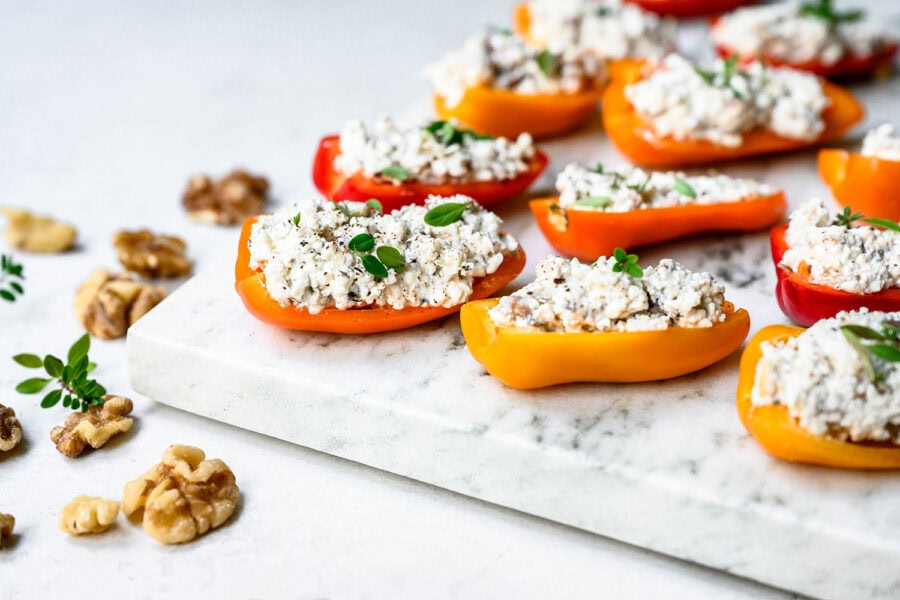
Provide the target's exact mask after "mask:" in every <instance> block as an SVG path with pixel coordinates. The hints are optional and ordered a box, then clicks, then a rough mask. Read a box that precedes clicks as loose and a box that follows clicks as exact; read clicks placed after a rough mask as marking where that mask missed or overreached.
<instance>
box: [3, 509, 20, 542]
mask: <svg viewBox="0 0 900 600" xmlns="http://www.w3.org/2000/svg"><path fill="white" fill-rule="evenodd" d="M15 526H16V518H15V517H14V516H12V515H8V514H6V513H0V548H3V543H4V542H5V541H6V540H7V539H9V537H10V536H11V535H12V532H13V528H14V527H15Z"/></svg>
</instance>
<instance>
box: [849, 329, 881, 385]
mask: <svg viewBox="0 0 900 600" xmlns="http://www.w3.org/2000/svg"><path fill="white" fill-rule="evenodd" d="M841 333H842V334H844V338H846V340H847V341H848V342H850V345H851V346H853V349H854V350H856V353H857V354H858V355H859V359H860V361H861V362H862V367H863V370H864V371H865V372H866V375H868V376H869V379H871V380H872V381H873V382H874V383H876V384H877V383H879V382H880V381H881V374H880V373H878V372H876V371H875V366H874V365H873V364H872V359H871V358H870V357H869V351H868V349H867V348H866V346H865V344H863V343H862V340H860V339H859V336H858V335H856V333H854V331H853V330H852V329H848V328H847V326H846V325H843V326H841Z"/></svg>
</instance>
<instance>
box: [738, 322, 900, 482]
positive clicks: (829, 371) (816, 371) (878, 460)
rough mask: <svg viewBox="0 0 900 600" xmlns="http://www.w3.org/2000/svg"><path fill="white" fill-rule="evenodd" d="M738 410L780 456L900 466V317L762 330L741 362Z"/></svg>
mask: <svg viewBox="0 0 900 600" xmlns="http://www.w3.org/2000/svg"><path fill="white" fill-rule="evenodd" d="M737 408H738V413H739V415H740V418H741V421H742V422H743V424H744V427H746V428H747V431H749V432H750V434H751V435H753V437H754V438H756V440H757V441H758V442H759V443H760V445H762V447H763V448H764V449H765V450H766V451H768V452H769V453H771V454H772V455H774V456H776V457H778V458H781V459H784V460H789V461H793V462H800V463H811V464H817V465H825V466H831V467H843V468H853V469H896V468H900V312H890V313H885V312H869V311H868V310H866V309H862V310H860V311H858V312H843V313H840V314H838V315H837V316H836V317H834V318H830V319H824V320H822V321H819V322H818V323H816V324H815V325H813V326H812V327H810V328H809V329H806V330H804V329H802V328H800V327H787V326H784V325H775V326H771V327H766V328H764V329H762V330H761V331H760V332H759V333H757V334H756V336H754V338H753V339H752V340H751V341H750V343H749V344H747V348H746V349H745V350H744V354H743V356H742V357H741V370H740V379H739V383H738V391H737Z"/></svg>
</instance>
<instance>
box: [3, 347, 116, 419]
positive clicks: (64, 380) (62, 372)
mask: <svg viewBox="0 0 900 600" xmlns="http://www.w3.org/2000/svg"><path fill="white" fill-rule="evenodd" d="M90 349H91V337H90V336H89V335H88V334H84V335H83V336H81V337H80V338H78V340H77V341H76V342H75V343H74V344H72V347H71V348H69V353H68V354H67V356H66V362H65V363H63V361H62V359H60V358H58V357H56V356H53V355H52V354H48V355H47V356H45V357H44V358H43V359H41V357H40V356H38V355H37V354H16V355H15V356H13V360H14V361H16V362H17V363H19V364H20V365H22V366H23V367H27V368H29V369H40V368H42V367H43V369H44V371H46V373H47V375H49V376H50V377H49V378H47V377H32V378H30V379H26V380H25V381H23V382H21V383H19V385H17V386H16V391H17V392H19V393H20V394H38V393H40V392H42V391H44V389H45V388H46V387H47V386H48V385H49V384H50V383H51V382H54V381H55V382H56V384H57V385H58V386H59V389H55V390H51V391H50V392H48V393H47V395H45V396H44V399H43V400H41V408H51V407H53V406H56V405H57V404H58V403H59V401H60V400H62V405H63V406H64V407H66V408H71V409H72V410H79V409H80V410H81V411H82V412H87V410H88V409H89V408H90V407H91V406H99V405H101V404H103V402H104V398H103V397H104V396H105V395H106V388H105V387H103V386H102V385H100V384H99V383H97V381H96V380H95V379H88V377H87V376H88V373H90V372H91V371H93V370H94V368H95V367H96V366H97V365H95V364H94V363H92V362H91V361H90V359H89V358H88V351H89V350H90Z"/></svg>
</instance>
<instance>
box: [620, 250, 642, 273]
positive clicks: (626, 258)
mask: <svg viewBox="0 0 900 600" xmlns="http://www.w3.org/2000/svg"><path fill="white" fill-rule="evenodd" d="M613 258H614V259H615V261H616V263H615V264H614V265H613V267H612V270H613V272H614V273H627V274H628V275H630V276H631V277H635V278H638V277H643V276H644V270H643V269H642V268H641V266H640V265H639V264H638V256H637V254H628V253H627V252H625V250H624V249H623V248H616V249H615V250H613Z"/></svg>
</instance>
